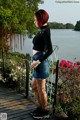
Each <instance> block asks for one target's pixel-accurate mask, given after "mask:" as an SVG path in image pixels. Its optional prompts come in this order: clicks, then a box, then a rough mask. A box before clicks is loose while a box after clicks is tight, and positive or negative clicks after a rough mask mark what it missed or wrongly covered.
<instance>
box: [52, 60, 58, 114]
mask: <svg viewBox="0 0 80 120" xmlns="http://www.w3.org/2000/svg"><path fill="white" fill-rule="evenodd" d="M58 65H59V60H57V63H56V78H55V91H54V102H53V114H54V112H55V105H56V102H57V98H56V96H57V87H58V85H57V83H58V71H59V68H58Z"/></svg>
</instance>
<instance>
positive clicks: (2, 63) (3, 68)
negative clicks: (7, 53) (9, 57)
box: [2, 48, 5, 76]
mask: <svg viewBox="0 0 80 120" xmlns="http://www.w3.org/2000/svg"><path fill="white" fill-rule="evenodd" d="M2 67H3V68H2V69H3V71H2V72H3V73H2V74H3V76H4V74H5V70H4V48H2Z"/></svg>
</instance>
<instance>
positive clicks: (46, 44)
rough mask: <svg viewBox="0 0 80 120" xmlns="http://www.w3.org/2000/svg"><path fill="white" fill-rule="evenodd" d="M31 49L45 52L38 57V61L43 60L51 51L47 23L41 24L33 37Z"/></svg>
mask: <svg viewBox="0 0 80 120" xmlns="http://www.w3.org/2000/svg"><path fill="white" fill-rule="evenodd" d="M33 49H34V50H37V51H40V52H45V54H44V55H43V56H41V57H40V58H39V61H40V62H42V61H43V60H45V59H46V58H47V57H48V56H50V54H51V53H52V52H53V48H52V43H51V35H50V28H49V26H48V25H46V26H42V27H41V28H40V30H39V32H38V33H37V34H36V36H35V37H34V38H33Z"/></svg>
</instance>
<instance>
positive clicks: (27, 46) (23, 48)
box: [12, 29, 80, 61]
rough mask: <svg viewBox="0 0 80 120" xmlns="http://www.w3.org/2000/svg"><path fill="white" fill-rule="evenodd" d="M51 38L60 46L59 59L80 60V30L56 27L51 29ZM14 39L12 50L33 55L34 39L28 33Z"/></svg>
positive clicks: (53, 42)
mask: <svg viewBox="0 0 80 120" xmlns="http://www.w3.org/2000/svg"><path fill="white" fill-rule="evenodd" d="M51 40H52V44H53V45H57V46H58V47H59V50H58V59H66V60H71V61H74V58H76V60H80V32H78V31H73V30H72V29H63V30H62V29H54V30H51ZM14 41H15V42H13V44H12V51H18V52H20V53H24V54H26V53H29V54H30V55H32V39H30V38H28V36H27V35H26V36H24V37H23V36H20V35H16V36H15V39H14ZM17 41H18V42H17ZM20 43H21V44H22V45H21V44H20ZM14 46H15V47H14ZM53 54H54V53H53Z"/></svg>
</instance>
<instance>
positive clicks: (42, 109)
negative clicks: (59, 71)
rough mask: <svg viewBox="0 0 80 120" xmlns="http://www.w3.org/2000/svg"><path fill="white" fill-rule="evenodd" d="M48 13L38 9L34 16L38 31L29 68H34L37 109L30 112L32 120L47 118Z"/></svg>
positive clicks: (50, 52)
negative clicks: (34, 119)
mask: <svg viewBox="0 0 80 120" xmlns="http://www.w3.org/2000/svg"><path fill="white" fill-rule="evenodd" d="M48 19H49V15H48V13H47V12H46V11H45V10H43V9H40V10H38V11H37V12H36V13H35V14H34V24H35V26H36V27H39V31H38V33H37V34H36V36H35V37H34V38H33V62H32V63H31V68H34V73H33V79H32V83H31V86H32V89H33V90H34V92H35V94H36V96H37V100H38V103H39V105H38V107H37V108H36V110H34V111H33V112H32V115H33V117H34V118H48V117H49V113H48V110H47V93H46V78H47V77H49V61H48V59H47V58H48V57H49V56H50V55H51V54H52V52H53V49H52V43H51V38H50V28H49V26H48V24H47V22H48Z"/></svg>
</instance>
